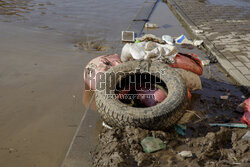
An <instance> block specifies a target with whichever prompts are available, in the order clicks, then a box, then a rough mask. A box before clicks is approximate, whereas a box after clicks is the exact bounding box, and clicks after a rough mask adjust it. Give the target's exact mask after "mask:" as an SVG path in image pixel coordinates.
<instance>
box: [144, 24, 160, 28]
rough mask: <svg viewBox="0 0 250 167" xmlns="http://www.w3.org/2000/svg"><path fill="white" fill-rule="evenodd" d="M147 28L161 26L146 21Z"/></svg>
mask: <svg viewBox="0 0 250 167" xmlns="http://www.w3.org/2000/svg"><path fill="white" fill-rule="evenodd" d="M145 28H159V26H158V25H157V24H153V23H146V24H145Z"/></svg>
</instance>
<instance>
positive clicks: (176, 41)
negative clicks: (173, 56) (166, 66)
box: [175, 35, 193, 45]
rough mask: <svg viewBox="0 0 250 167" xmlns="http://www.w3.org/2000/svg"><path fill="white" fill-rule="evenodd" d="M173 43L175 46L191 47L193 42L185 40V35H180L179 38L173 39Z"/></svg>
mask: <svg viewBox="0 0 250 167" xmlns="http://www.w3.org/2000/svg"><path fill="white" fill-rule="evenodd" d="M175 43H176V44H191V45H192V44H193V42H192V41H190V40H189V39H187V37H186V36H185V35H181V36H179V37H177V38H176V39H175Z"/></svg>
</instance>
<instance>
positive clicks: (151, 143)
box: [141, 137, 166, 153]
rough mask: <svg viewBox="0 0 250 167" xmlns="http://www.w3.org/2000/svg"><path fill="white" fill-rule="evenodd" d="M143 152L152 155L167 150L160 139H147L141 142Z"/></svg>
mask: <svg viewBox="0 0 250 167" xmlns="http://www.w3.org/2000/svg"><path fill="white" fill-rule="evenodd" d="M141 145H142V148H143V151H144V152H146V153H152V152H155V151H158V150H162V149H165V148H166V144H165V143H163V141H162V140H161V139H159V138H154V137H146V138H144V139H143V140H142V141H141Z"/></svg>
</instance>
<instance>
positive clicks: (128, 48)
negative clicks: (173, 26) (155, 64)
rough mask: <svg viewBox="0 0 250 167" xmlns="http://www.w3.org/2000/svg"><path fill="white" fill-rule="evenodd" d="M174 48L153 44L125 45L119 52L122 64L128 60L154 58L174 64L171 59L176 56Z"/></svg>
mask: <svg viewBox="0 0 250 167" xmlns="http://www.w3.org/2000/svg"><path fill="white" fill-rule="evenodd" d="M176 53H177V51H176V47H175V46H172V45H168V44H165V45H162V44H158V43H155V42H151V41H150V42H140V43H132V44H129V43H127V44H125V45H124V46H123V48H122V52H121V60H122V62H126V61H129V60H133V59H135V60H143V59H144V60H148V59H152V58H155V59H156V60H160V61H164V62H165V61H169V62H172V63H173V62H174V60H173V57H174V56H175V55H176Z"/></svg>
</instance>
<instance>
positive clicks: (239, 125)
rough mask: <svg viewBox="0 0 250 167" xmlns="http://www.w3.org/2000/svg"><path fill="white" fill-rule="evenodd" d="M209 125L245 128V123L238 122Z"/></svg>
mask: <svg viewBox="0 0 250 167" xmlns="http://www.w3.org/2000/svg"><path fill="white" fill-rule="evenodd" d="M209 125H210V126H220V127H230V128H247V125H246V124H238V123H222V124H221V123H212V124H209Z"/></svg>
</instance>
